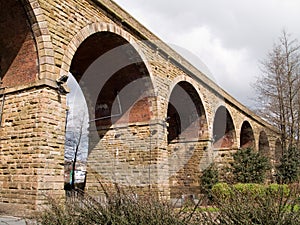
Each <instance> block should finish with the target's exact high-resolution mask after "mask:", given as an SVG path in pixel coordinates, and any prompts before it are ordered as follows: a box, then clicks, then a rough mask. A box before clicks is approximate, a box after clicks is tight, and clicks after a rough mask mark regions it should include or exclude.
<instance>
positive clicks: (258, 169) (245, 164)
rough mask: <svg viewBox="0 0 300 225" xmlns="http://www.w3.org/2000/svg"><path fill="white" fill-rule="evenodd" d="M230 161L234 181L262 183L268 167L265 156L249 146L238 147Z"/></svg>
mask: <svg viewBox="0 0 300 225" xmlns="http://www.w3.org/2000/svg"><path fill="white" fill-rule="evenodd" d="M233 159H234V161H233V162H232V163H231V166H232V173H233V180H234V182H235V183H262V182H264V179H265V176H266V172H267V170H268V169H269V168H270V164H269V161H268V159H267V158H266V157H264V156H262V155H260V154H259V153H258V152H254V151H253V150H252V149H251V148H246V149H240V150H238V151H237V152H235V153H234V154H233Z"/></svg>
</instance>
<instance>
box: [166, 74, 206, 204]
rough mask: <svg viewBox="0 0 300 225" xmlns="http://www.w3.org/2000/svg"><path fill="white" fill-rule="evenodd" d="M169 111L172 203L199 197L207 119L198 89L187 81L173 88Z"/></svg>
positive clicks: (168, 129)
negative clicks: (179, 199)
mask: <svg viewBox="0 0 300 225" xmlns="http://www.w3.org/2000/svg"><path fill="white" fill-rule="evenodd" d="M171 87H172V89H171V90H170V95H169V101H168V104H167V105H168V109H167V122H168V123H167V124H168V126H167V131H168V132H167V150H168V155H169V156H168V157H169V160H168V164H169V187H170V197H171V199H172V200H174V201H176V199H178V198H181V197H184V198H186V197H188V196H192V195H196V194H198V190H199V188H198V187H199V186H198V185H199V176H200V167H202V166H203V165H202V163H204V162H203V161H206V159H207V158H206V156H204V155H205V154H206V152H207V150H208V147H209V144H210V142H209V140H208V133H209V132H208V126H207V117H206V111H205V108H204V105H203V103H202V100H201V98H200V95H199V93H198V91H197V89H196V88H195V87H194V85H193V83H192V82H189V81H188V80H187V79H184V80H181V81H178V83H176V84H175V85H172V86H171Z"/></svg>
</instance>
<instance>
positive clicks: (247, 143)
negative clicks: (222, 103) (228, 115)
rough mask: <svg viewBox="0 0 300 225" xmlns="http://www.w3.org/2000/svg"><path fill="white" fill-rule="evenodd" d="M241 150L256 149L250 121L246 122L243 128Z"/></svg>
mask: <svg viewBox="0 0 300 225" xmlns="http://www.w3.org/2000/svg"><path fill="white" fill-rule="evenodd" d="M240 148H255V139H254V134H253V130H252V127H251V125H250V123H249V122H248V121H244V122H243V125H242V128H241V133H240Z"/></svg>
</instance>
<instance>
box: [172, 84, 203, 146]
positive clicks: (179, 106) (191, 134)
mask: <svg viewBox="0 0 300 225" xmlns="http://www.w3.org/2000/svg"><path fill="white" fill-rule="evenodd" d="M167 122H168V123H169V125H168V143H171V142H172V141H180V140H181V141H185V140H196V141H197V140H199V139H203V138H207V122H206V116H205V111H204V107H203V104H202V102H201V99H200V97H199V95H198V93H197V92H196V90H195V89H194V87H193V86H192V85H191V84H189V83H188V82H184V81H182V82H179V83H178V84H176V85H175V87H174V89H173V90H172V93H171V96H170V100H169V103H168V112H167Z"/></svg>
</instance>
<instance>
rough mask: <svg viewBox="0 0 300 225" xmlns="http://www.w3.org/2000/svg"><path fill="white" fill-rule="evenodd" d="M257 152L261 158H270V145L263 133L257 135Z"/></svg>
mask: <svg viewBox="0 0 300 225" xmlns="http://www.w3.org/2000/svg"><path fill="white" fill-rule="evenodd" d="M258 152H259V153H260V154H261V155H263V156H266V157H268V156H270V144H269V139H268V136H267V134H266V132H265V131H261V132H260V133H259V140H258Z"/></svg>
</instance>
